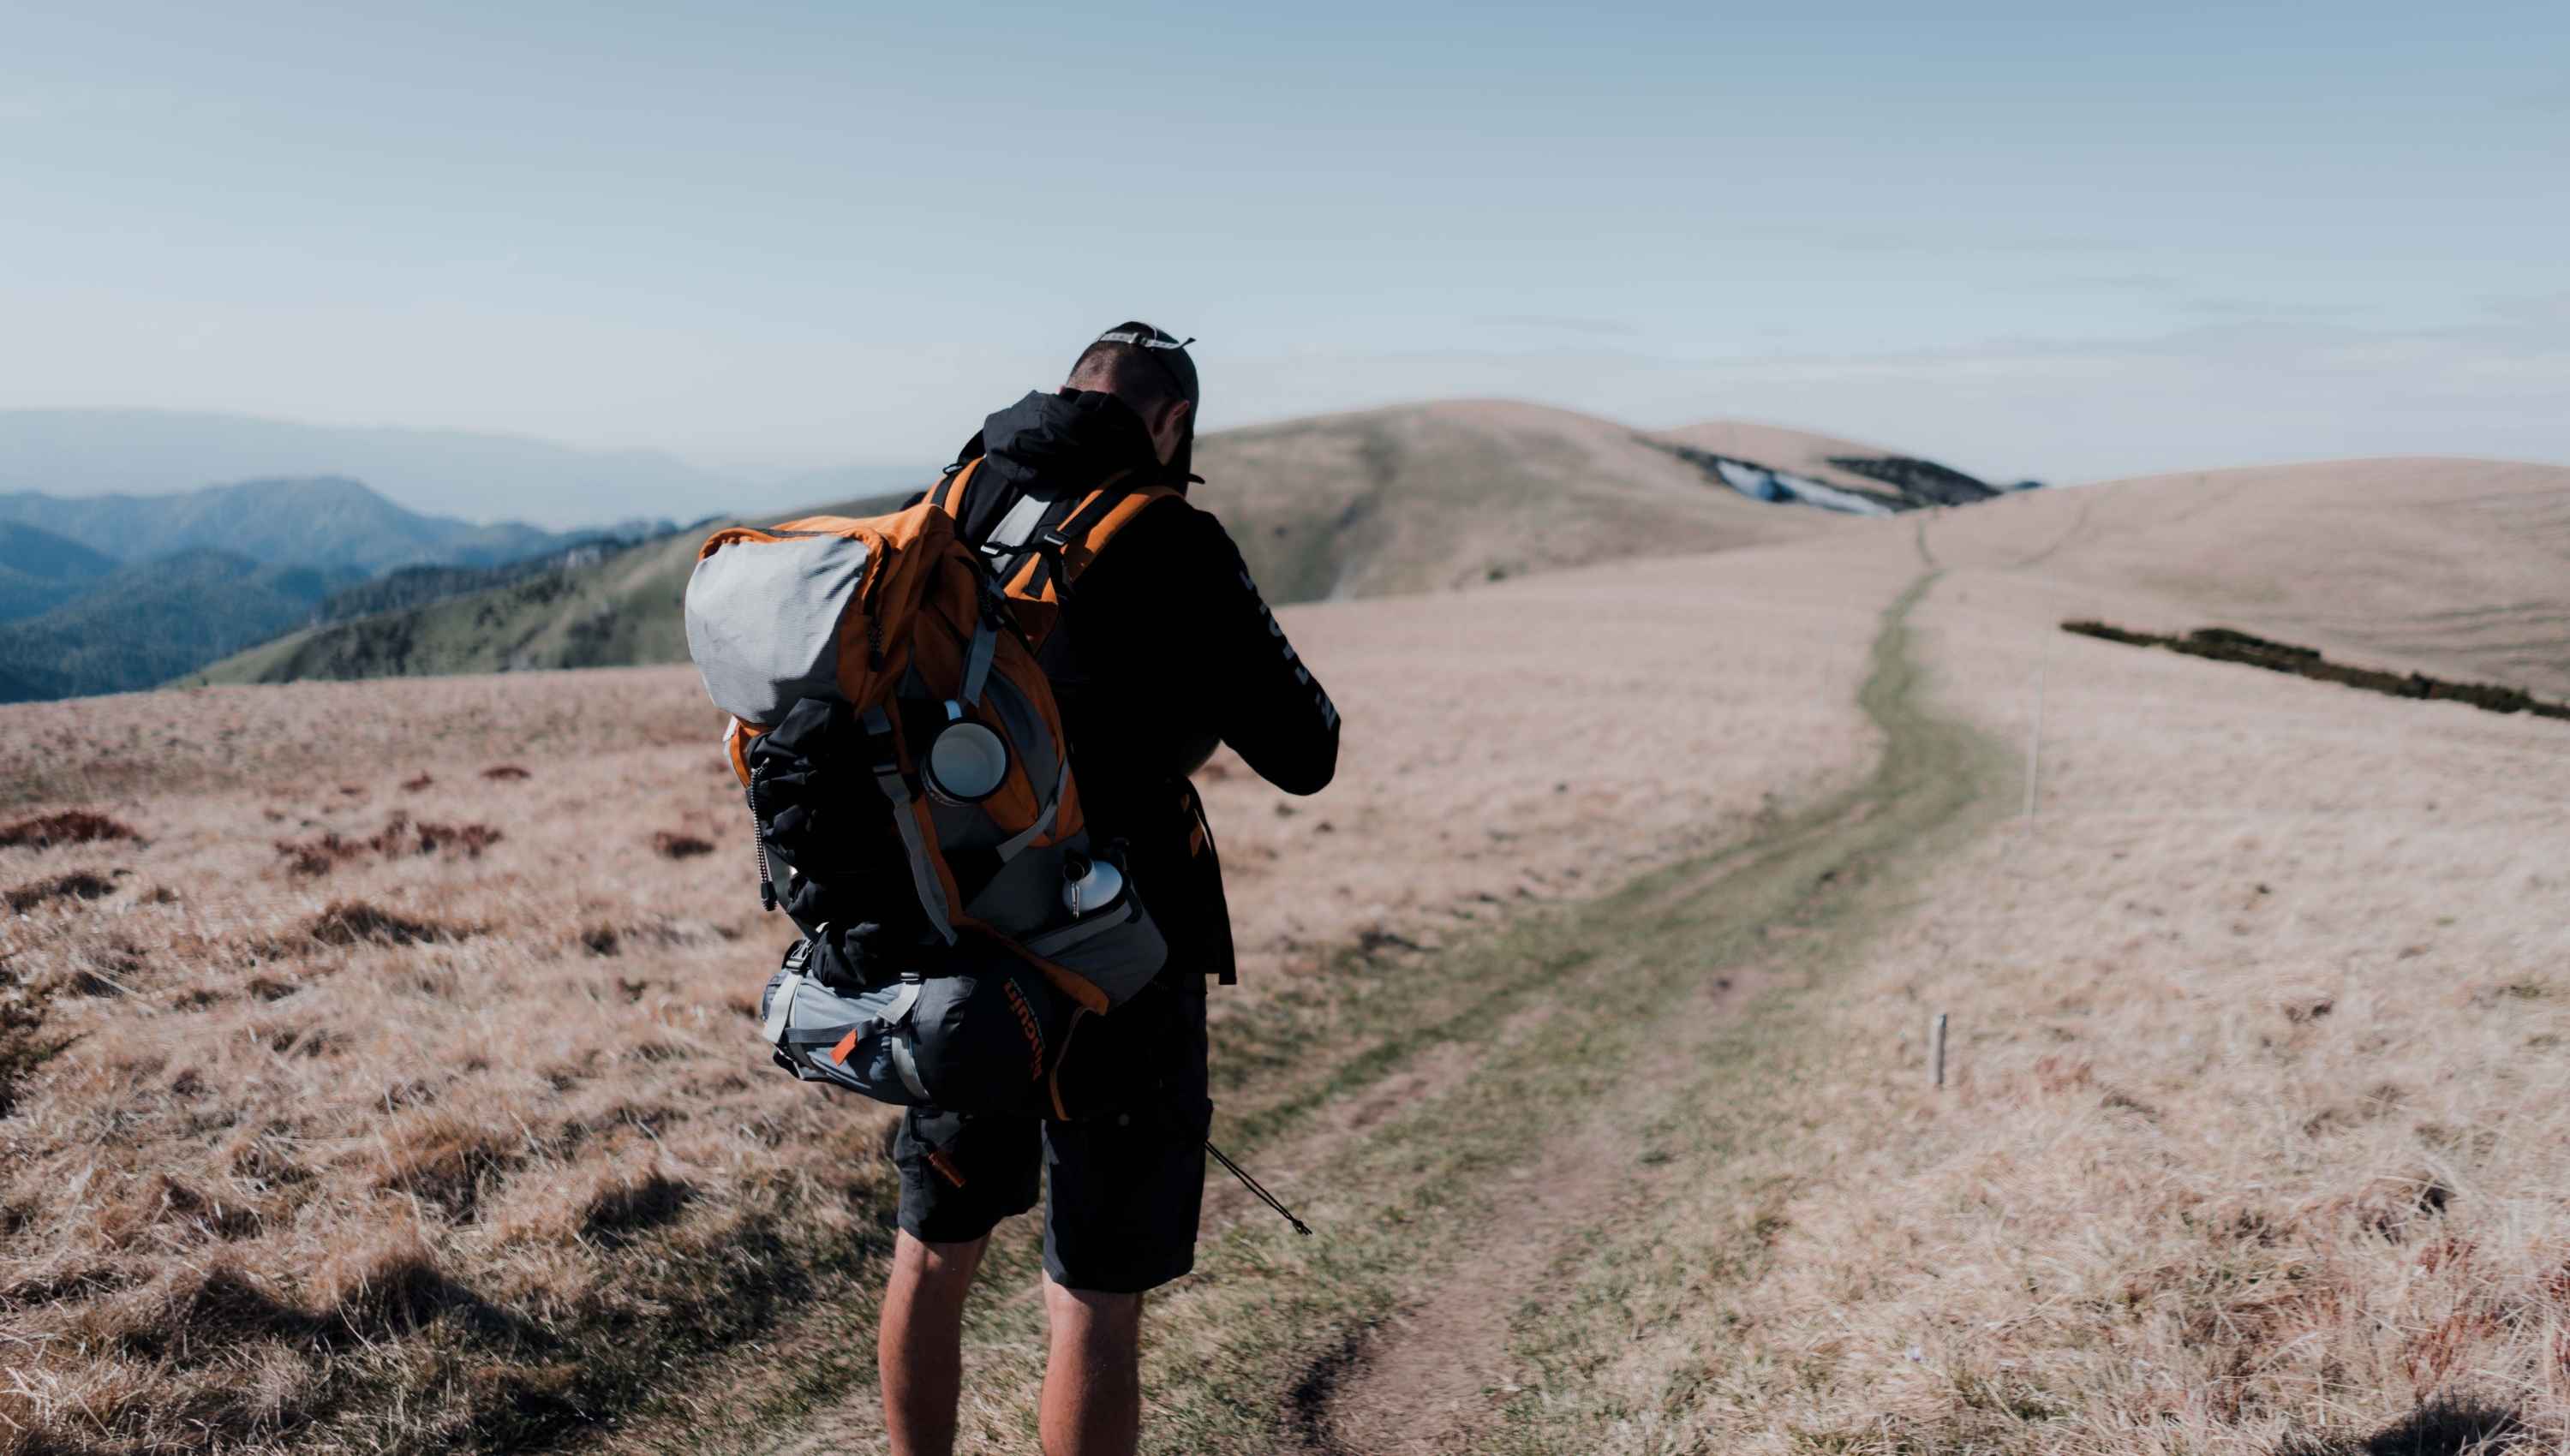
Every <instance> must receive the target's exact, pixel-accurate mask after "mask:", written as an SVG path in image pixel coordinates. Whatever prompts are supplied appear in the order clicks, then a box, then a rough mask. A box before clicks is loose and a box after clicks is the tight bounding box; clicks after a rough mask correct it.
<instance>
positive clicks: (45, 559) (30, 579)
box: [0, 521, 116, 621]
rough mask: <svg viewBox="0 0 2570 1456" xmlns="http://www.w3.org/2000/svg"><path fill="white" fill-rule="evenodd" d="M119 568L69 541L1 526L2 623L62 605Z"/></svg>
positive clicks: (17, 525) (11, 524) (13, 524)
mask: <svg viewBox="0 0 2570 1456" xmlns="http://www.w3.org/2000/svg"><path fill="white" fill-rule="evenodd" d="M115 569H116V558H115V557H113V556H111V555H108V554H107V553H106V552H104V551H96V550H92V549H90V548H89V547H88V546H83V545H81V544H80V543H79V542H76V541H73V540H72V539H71V538H69V537H65V536H57V535H55V534H54V533H52V532H50V531H41V530H38V529H37V528H35V527H32V526H28V525H24V524H23V523H20V522H15V521H5V522H0V621H12V620H15V619H16V618H19V617H25V616H34V615H35V614H36V613H38V612H41V611H44V610H46V609H47V608H50V607H56V606H60V605H62V604H63V603H64V602H66V601H69V600H71V599H72V598H73V597H75V596H78V595H80V594H81V593H82V592H84V591H87V590H89V589H90V588H91V587H92V586H94V585H96V584H97V583H98V581H99V578H101V577H103V576H105V575H107V574H108V573H109V572H111V571H113V570H115Z"/></svg>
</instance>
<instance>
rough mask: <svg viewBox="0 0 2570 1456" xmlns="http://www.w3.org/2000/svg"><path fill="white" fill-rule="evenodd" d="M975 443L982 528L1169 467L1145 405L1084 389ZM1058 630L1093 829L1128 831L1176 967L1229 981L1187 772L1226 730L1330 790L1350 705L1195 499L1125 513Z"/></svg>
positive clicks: (1038, 404) (1008, 421) (1282, 772)
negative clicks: (1030, 499)
mask: <svg viewBox="0 0 2570 1456" xmlns="http://www.w3.org/2000/svg"><path fill="white" fill-rule="evenodd" d="M976 455H979V456H982V457H984V463H983V465H982V468H981V469H980V470H978V471H976V472H975V473H974V478H973V482H972V486H971V490H970V493H969V496H968V499H967V501H966V502H965V512H964V518H963V521H962V522H961V523H960V524H961V526H962V528H963V534H964V536H965V537H966V539H967V540H970V541H973V542H976V543H979V542H981V541H983V540H985V539H986V538H987V537H988V536H989V535H990V533H991V531H992V530H993V528H994V527H996V526H997V525H998V523H999V521H1000V518H1001V517H1002V516H1004V515H1005V514H1007V512H1008V511H1009V509H1010V508H1011V507H1012V506H1014V505H1016V504H1017V502H1018V501H1019V499H1020V498H1022V497H1025V496H1030V495H1033V496H1040V497H1044V498H1047V499H1055V498H1059V497H1065V496H1068V497H1070V498H1072V499H1076V498H1078V497H1080V496H1083V495H1086V494H1087V493H1088V492H1090V491H1092V490H1094V489H1096V488H1097V487H1098V486H1099V485H1100V484H1102V483H1103V482H1105V481H1106V479H1107V478H1108V477H1110V476H1112V475H1114V474H1115V473H1116V472H1117V471H1119V470H1125V469H1128V468H1129V469H1131V470H1132V471H1133V472H1134V474H1133V476H1131V477H1129V479H1132V480H1135V481H1151V480H1157V479H1161V478H1163V477H1164V476H1166V475H1167V474H1168V473H1167V472H1166V471H1165V469H1164V468H1163V467H1161V466H1160V464H1159V461H1158V458H1157V456H1156V455H1155V453H1154V452H1153V451H1152V448H1151V439H1150V435H1149V433H1148V432H1147V431H1146V430H1145V429H1144V428H1143V425H1142V422H1141V420H1140V418H1139V417H1137V416H1136V415H1134V414H1133V412H1132V411H1131V410H1130V409H1128V408H1126V407H1125V405H1124V403H1123V402H1122V401H1120V400H1118V399H1116V398H1115V397H1114V396H1112V395H1107V394H1097V393H1090V392H1085V391H1080V392H1071V391H1065V392H1062V393H1058V394H1030V395H1028V396H1027V397H1026V398H1025V399H1022V400H1020V401H1018V402H1017V403H1016V404H1014V405H1011V406H1010V407H1009V408H1007V409H1005V410H1002V411H1000V412H999V413H997V414H995V415H993V416H991V417H990V419H989V420H988V421H987V422H986V423H985V424H984V426H983V429H982V433H981V434H980V435H978V436H976V437H974V440H973V442H972V443H971V444H969V445H967V446H966V447H965V450H964V454H963V456H962V457H961V459H964V460H969V459H971V458H973V457H974V456H976ZM1168 483H1169V484H1171V485H1175V486H1178V487H1179V489H1180V490H1182V491H1183V489H1184V482H1183V478H1180V479H1178V480H1171V481H1169V482H1168ZM1056 630H1057V632H1059V633H1063V634H1067V635H1068V637H1069V639H1070V650H1069V653H1068V655H1067V660H1066V659H1065V658H1064V657H1062V656H1060V655H1057V654H1054V653H1051V652H1049V653H1048V656H1055V657H1056V663H1055V669H1056V670H1055V675H1054V687H1055V692H1056V695H1057V697H1059V699H1060V700H1061V702H1062V709H1063V716H1064V719H1065V725H1064V726H1065V730H1066V731H1067V732H1068V733H1069V734H1070V737H1071V769H1072V772H1073V773H1074V774H1075V775H1077V777H1078V782H1079V799H1080V808H1081V811H1082V812H1083V813H1084V814H1085V816H1086V817H1087V820H1088V825H1089V834H1090V837H1091V839H1092V840H1094V841H1098V842H1103V841H1106V840H1111V839H1121V840H1123V841H1125V843H1126V846H1127V852H1128V854H1129V855H1130V857H1131V862H1132V870H1133V881H1134V888H1135V889H1136V890H1138V891H1139V892H1140V893H1141V895H1142V900H1143V903H1144V904H1145V905H1147V906H1148V907H1149V908H1150V910H1151V913H1152V915H1153V916H1154V917H1155V918H1157V919H1158V920H1159V922H1160V926H1161V929H1162V931H1163V932H1164V933H1165V934H1166V935H1167V936H1168V938H1169V949H1170V967H1171V969H1172V970H1174V971H1197V972H1201V973H1204V974H1209V975H1214V976H1217V977H1219V978H1220V979H1223V980H1226V981H1227V980H1230V979H1231V978H1232V973H1233V964H1232V949H1231V926H1230V915H1229V910H1228V907H1227V906H1226V904H1225V902H1224V900H1223V891H1222V872H1221V868H1220V865H1219V863H1218V862H1217V861H1216V859H1215V857H1214V853H1213V841H1212V834H1211V831H1210V829H1208V828H1207V827H1206V826H1205V825H1204V823H1203V818H1202V807H1201V805H1200V804H1199V803H1198V802H1197V799H1196V795H1195V790H1194V787H1193V786H1192V785H1191V784H1189V783H1188V782H1187V776H1188V775H1189V774H1190V773H1192V772H1194V771H1195V770H1196V768H1198V767H1199V766H1201V765H1202V764H1203V762H1204V760H1205V756H1206V755H1207V754H1209V753H1211V752H1212V751H1213V747H1214V745H1215V744H1216V743H1217V742H1221V743H1227V744H1229V745H1230V746H1231V747H1232V749H1233V750H1234V751H1235V752H1237V753H1238V754H1239V755H1240V756H1241V758H1242V759H1243V760H1244V761H1246V762H1247V763H1248V764H1249V766H1250V767H1251V768H1252V769H1254V770H1256V771H1257V772H1258V774H1259V775H1260V776H1261V777H1263V778H1265V779H1266V780H1267V781H1268V782H1270V783H1272V784H1274V785H1276V786H1277V787H1278V788H1280V789H1283V790H1285V791H1286V792H1287V793H1290V794H1314V793H1318V792H1320V790H1321V789H1322V788H1324V787H1325V786H1327V785H1328V783H1329V782H1330V777H1331V775H1332V774H1333V773H1334V772H1336V770H1337V767H1338V757H1339V714H1338V709H1337V708H1336V707H1335V706H1333V705H1332V703H1331V702H1330V697H1329V694H1328V693H1327V692H1325V691H1323V690H1322V687H1321V684H1320V682H1319V681H1318V680H1317V679H1316V678H1314V677H1313V676H1312V673H1311V670H1310V669H1309V668H1308V667H1307V666H1305V665H1304V664H1303V662H1302V661H1301V660H1300V659H1299V658H1298V657H1297V656H1296V655H1295V652H1294V647H1293V644H1292V643H1291V642H1289V641H1287V640H1286V638H1285V631H1284V628H1283V627H1282V626H1281V625H1279V624H1278V622H1277V620H1276V617H1275V615H1274V613H1272V612H1270V611H1269V610H1268V609H1267V603H1266V602H1265V601H1264V600H1262V599H1261V598H1260V596H1259V594H1258V585H1257V583H1256V582H1255V581H1253V580H1251V579H1250V575H1249V568H1248V566H1247V565H1246V564H1244V563H1243V562H1242V560H1241V557H1240V549H1239V547H1237V546H1233V545H1232V542H1231V537H1230V536H1229V535H1228V534H1227V533H1225V532H1224V531H1223V529H1222V523H1221V522H1219V521H1217V520H1215V519H1214V517H1213V515H1212V514H1211V513H1209V512H1206V511H1201V510H1198V509H1197V508H1196V507H1195V506H1194V505H1192V504H1191V503H1189V502H1187V501H1185V500H1183V499H1178V500H1165V501H1160V502H1157V503H1155V504H1153V505H1151V506H1148V507H1145V508H1144V509H1143V510H1142V512H1141V513H1140V514H1139V515H1137V516H1135V517H1134V518H1133V519H1132V520H1130V521H1128V522H1126V523H1125V524H1124V526H1123V528H1122V529H1121V530H1119V531H1118V532H1117V533H1116V534H1115V537H1114V539H1113V540H1112V541H1111V542H1110V543H1109V544H1108V546H1107V547H1106V549H1105V551H1104V552H1102V553H1101V554H1100V555H1099V556H1098V557H1097V559H1096V560H1095V561H1094V562H1092V563H1091V564H1090V565H1089V567H1088V568H1087V569H1086V570H1085V571H1083V572H1082V573H1081V574H1080V577H1079V580H1078V583H1077V586H1076V587H1075V588H1074V589H1073V590H1072V591H1071V594H1070V597H1069V599H1068V600H1067V601H1066V602H1065V604H1064V607H1063V615H1062V622H1061V625H1060V626H1059V627H1058V628H1057V629H1056Z"/></svg>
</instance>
